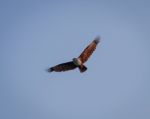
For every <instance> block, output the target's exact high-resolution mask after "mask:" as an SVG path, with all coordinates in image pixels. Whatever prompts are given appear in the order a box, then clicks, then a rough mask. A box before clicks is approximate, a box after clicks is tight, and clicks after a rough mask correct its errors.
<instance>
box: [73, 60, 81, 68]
mask: <svg viewBox="0 0 150 119" xmlns="http://www.w3.org/2000/svg"><path fill="white" fill-rule="evenodd" d="M72 60H73V63H74V64H75V65H77V66H79V65H81V64H82V62H81V61H80V59H78V58H73V59H72Z"/></svg>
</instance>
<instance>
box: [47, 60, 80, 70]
mask: <svg viewBox="0 0 150 119" xmlns="http://www.w3.org/2000/svg"><path fill="white" fill-rule="evenodd" d="M75 68H77V66H76V65H75V64H74V63H73V61H71V62H66V63H62V64H58V65H56V66H53V67H51V68H49V69H48V72H52V71H55V72H61V71H68V70H73V69H75Z"/></svg>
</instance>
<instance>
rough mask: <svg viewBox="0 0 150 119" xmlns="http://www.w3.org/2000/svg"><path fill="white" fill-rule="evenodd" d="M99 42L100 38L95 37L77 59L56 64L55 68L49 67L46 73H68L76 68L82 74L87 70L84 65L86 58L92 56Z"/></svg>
mask: <svg viewBox="0 0 150 119" xmlns="http://www.w3.org/2000/svg"><path fill="white" fill-rule="evenodd" d="M99 42H100V38H99V37H96V38H95V39H94V40H93V41H92V42H91V43H90V44H89V45H88V46H87V47H86V48H85V49H84V51H83V52H82V53H81V54H80V56H79V57H78V58H73V59H72V61H70V62H66V63H62V64H58V65H56V66H53V67H50V68H49V69H48V72H53V71H55V72H62V71H69V70H73V69H76V68H79V70H80V72H81V73H83V72H85V71H86V70H87V67H86V66H85V65H84V63H85V62H86V61H87V60H88V58H89V57H90V56H91V55H92V53H93V51H94V50H95V49H96V46H97V44H98V43H99Z"/></svg>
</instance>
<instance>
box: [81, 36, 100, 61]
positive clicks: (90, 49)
mask: <svg viewBox="0 0 150 119" xmlns="http://www.w3.org/2000/svg"><path fill="white" fill-rule="evenodd" d="M99 39H100V38H99V37H97V38H95V39H94V40H93V42H92V43H91V44H89V45H88V46H87V47H86V48H85V49H84V51H83V52H82V53H81V55H80V56H79V59H80V60H81V61H82V63H85V62H86V61H87V60H88V58H89V57H90V56H91V55H92V53H93V52H94V50H95V49H96V46H97V44H98V43H99V41H100V40H99Z"/></svg>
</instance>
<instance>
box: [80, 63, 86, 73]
mask: <svg viewBox="0 0 150 119" xmlns="http://www.w3.org/2000/svg"><path fill="white" fill-rule="evenodd" d="M79 70H80V72H81V73H83V72H85V71H86V70H87V67H86V66H84V65H82V66H79Z"/></svg>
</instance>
